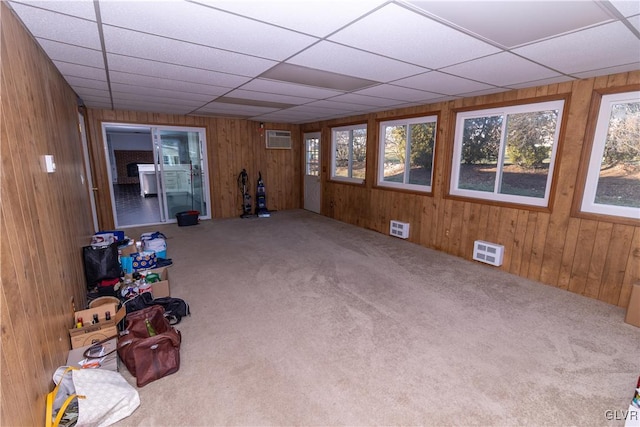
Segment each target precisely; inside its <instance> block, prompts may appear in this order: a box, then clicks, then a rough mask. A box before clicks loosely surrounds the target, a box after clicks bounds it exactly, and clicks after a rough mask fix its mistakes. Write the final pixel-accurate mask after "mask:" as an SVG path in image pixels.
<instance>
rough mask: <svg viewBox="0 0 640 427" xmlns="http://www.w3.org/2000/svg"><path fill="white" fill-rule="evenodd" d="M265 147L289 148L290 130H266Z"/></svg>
mask: <svg viewBox="0 0 640 427" xmlns="http://www.w3.org/2000/svg"><path fill="white" fill-rule="evenodd" d="M267 148H276V149H291V132H290V131H288V130H268V131H267Z"/></svg>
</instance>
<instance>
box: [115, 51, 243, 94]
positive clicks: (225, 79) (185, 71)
mask: <svg viewBox="0 0 640 427" xmlns="http://www.w3.org/2000/svg"><path fill="white" fill-rule="evenodd" d="M107 61H108V62H109V70H110V71H122V72H126V73H132V74H140V75H143V76H152V77H160V78H165V79H172V80H180V81H185V82H191V83H200V84H206V85H212V86H222V87H227V88H232V87H236V86H239V85H241V84H243V83H246V82H248V81H249V80H251V78H250V77H245V76H238V75H235V74H228V73H218V72H216V71H209V70H203V69H200V68H191V67H185V66H182V65H175V64H167V63H166V62H157V61H151V60H148V59H140V58H132V57H130V56H122V55H115V54H108V55H107Z"/></svg>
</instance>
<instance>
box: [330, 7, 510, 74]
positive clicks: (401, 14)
mask: <svg viewBox="0 0 640 427" xmlns="http://www.w3.org/2000/svg"><path fill="white" fill-rule="evenodd" d="M329 40H331V41H335V42H338V43H342V44H344V45H347V46H353V47H357V48H360V49H364V50H367V51H369V52H372V53H378V54H381V55H385V56H388V57H390V58H395V59H399V60H402V61H406V62H409V63H413V64H417V65H421V66H423V67H427V68H432V69H435V68H441V67H446V66H448V65H453V64H456V63H459V62H464V61H468V60H470V59H473V58H478V57H481V56H485V55H489V54H492V53H496V52H498V51H499V49H497V48H495V47H493V46H491V45H490V44H488V43H485V42H483V41H480V40H477V39H474V38H473V37H469V36H467V35H466V34H464V33H462V32H460V31H457V30H454V29H452V28H450V27H447V26H445V25H443V24H440V23H438V22H436V21H434V20H432V19H429V18H427V17H425V16H422V15H420V14H418V13H415V12H412V11H409V10H407V9H405V8H403V7H400V6H398V5H396V4H388V5H386V6H384V7H383V8H381V9H379V10H377V11H375V12H373V13H372V14H370V15H368V16H366V17H364V18H363V19H361V20H360V21H358V22H356V23H354V24H352V25H350V26H348V27H346V28H345V29H343V30H340V31H338V32H337V33H335V34H334V35H332V36H330V37H329Z"/></svg>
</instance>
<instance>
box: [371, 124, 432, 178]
mask: <svg viewBox="0 0 640 427" xmlns="http://www.w3.org/2000/svg"><path fill="white" fill-rule="evenodd" d="M436 129H437V118H436V116H429V117H419V118H411V119H401V120H393V121H387V122H382V123H380V138H382V139H383V140H382V141H381V142H380V156H379V159H380V162H379V167H378V185H381V186H386V187H396V188H405V189H412V190H418V191H431V180H432V175H433V153H434V147H435V141H436Z"/></svg>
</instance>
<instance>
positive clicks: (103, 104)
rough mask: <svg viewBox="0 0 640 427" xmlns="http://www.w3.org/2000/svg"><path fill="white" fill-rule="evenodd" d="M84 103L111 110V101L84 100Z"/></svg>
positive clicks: (99, 108)
mask: <svg viewBox="0 0 640 427" xmlns="http://www.w3.org/2000/svg"><path fill="white" fill-rule="evenodd" d="M83 101H84V100H83ZM84 105H85V106H86V107H89V108H95V109H98V110H111V102H100V101H84Z"/></svg>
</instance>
